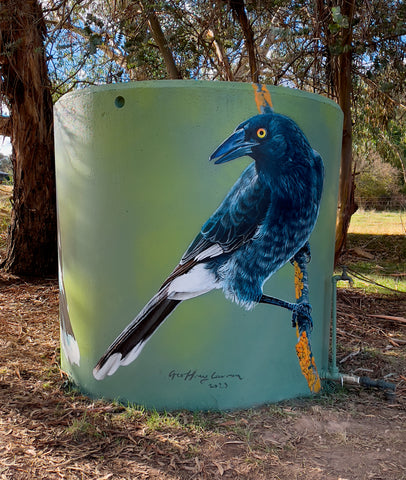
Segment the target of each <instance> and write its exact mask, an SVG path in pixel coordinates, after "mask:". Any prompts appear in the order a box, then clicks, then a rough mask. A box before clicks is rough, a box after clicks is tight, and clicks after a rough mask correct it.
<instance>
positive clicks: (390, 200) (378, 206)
mask: <svg viewBox="0 0 406 480" xmlns="http://www.w3.org/2000/svg"><path fill="white" fill-rule="evenodd" d="M355 201H356V203H357V205H358V208H359V209H363V210H377V211H405V210H406V195H392V196H390V197H389V196H388V197H383V196H381V197H357V196H356V197H355Z"/></svg>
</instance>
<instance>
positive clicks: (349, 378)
mask: <svg viewBox="0 0 406 480" xmlns="http://www.w3.org/2000/svg"><path fill="white" fill-rule="evenodd" d="M339 281H346V282H349V283H350V285H351V286H352V285H353V283H354V282H353V279H352V278H351V277H350V276H348V274H347V269H346V267H343V272H342V274H341V275H334V276H333V277H332V287H333V292H332V308H331V310H332V312H331V360H330V362H329V367H328V371H327V372H323V373H322V378H323V380H332V381H335V382H339V383H341V385H344V384H346V385H360V386H364V387H374V388H379V389H381V390H384V392H385V395H386V397H387V399H388V400H391V401H393V400H394V399H395V395H396V393H395V391H396V385H395V384H394V383H391V382H385V381H384V380H373V379H371V378H369V377H366V376H363V377H357V376H356V375H347V374H343V373H340V371H339V370H338V367H337V282H339Z"/></svg>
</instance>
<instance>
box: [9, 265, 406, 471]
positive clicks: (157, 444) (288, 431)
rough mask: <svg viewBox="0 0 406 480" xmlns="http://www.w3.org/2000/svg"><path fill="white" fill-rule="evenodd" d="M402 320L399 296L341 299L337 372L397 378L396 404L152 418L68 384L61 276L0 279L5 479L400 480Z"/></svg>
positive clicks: (404, 398)
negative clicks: (62, 356) (62, 365)
mask: <svg viewBox="0 0 406 480" xmlns="http://www.w3.org/2000/svg"><path fill="white" fill-rule="evenodd" d="M405 312H406V296H388V297H385V296H377V295H365V294H363V293H361V292H359V291H354V290H341V291H340V292H339V299H338V341H339V345H340V347H339V351H338V360H339V367H340V370H341V371H343V372H347V373H353V374H356V375H368V376H369V377H371V378H380V379H384V380H385V381H390V382H394V383H395V384H396V386H397V391H396V397H395V399H392V400H390V399H389V400H388V399H387V398H386V395H385V393H384V392H383V391H379V390H375V389H370V390H367V389H363V388H360V387H351V388H342V387H341V386H337V385H335V384H326V385H325V386H324V389H323V393H322V394H321V395H318V396H315V397H312V398H308V399H303V400H294V401H289V402H283V403H280V404H277V405H268V406H263V407H261V408H256V409H250V410H244V411H235V412H228V413H227V412H226V413H224V412H223V413H221V412H219V413H196V412H195V413H190V412H177V413H175V414H161V415H158V414H157V413H156V412H155V413H154V412H152V413H148V412H145V411H142V410H139V409H138V410H137V409H135V408H131V407H123V406H121V405H118V404H109V403H105V402H102V401H93V400H90V399H88V398H86V397H84V396H82V395H81V394H79V393H78V392H75V391H74V390H73V389H72V388H70V387H69V384H68V382H67V381H66V380H67V379H66V377H65V375H64V373H63V372H61V371H60V369H59V366H58V359H59V339H58V334H59V327H58V289H57V282H56V280H54V279H52V280H47V281H29V280H24V279H21V278H17V277H12V276H8V275H6V274H4V273H1V272H0V478H1V479H24V480H26V479H34V478H35V479H49V480H52V479H60V478H62V479H98V480H103V479H157V480H158V479H160V480H161V479H162V480H169V479H171V480H175V479H182V480H183V479H196V480H199V479H202V480H203V479H217V478H218V479H220V478H224V479H227V478H228V479H250V480H251V479H252V480H265V479H266V480H272V479H280V480H295V479H296V480H302V479H303V480H304V479H306V480H339V479H341V480H344V479H347V480H358V479H359V480H361V479H362V480H367V479H368V480H402V479H406V429H405V427H406V319H405ZM370 315H381V316H382V317H376V316H370ZM385 316H386V318H384V317H385ZM387 317H395V318H387ZM402 319H403V320H402Z"/></svg>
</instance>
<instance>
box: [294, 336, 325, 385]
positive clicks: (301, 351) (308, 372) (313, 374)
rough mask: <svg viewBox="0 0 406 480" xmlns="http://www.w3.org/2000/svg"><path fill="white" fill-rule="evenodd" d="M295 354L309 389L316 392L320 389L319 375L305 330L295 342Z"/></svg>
mask: <svg viewBox="0 0 406 480" xmlns="http://www.w3.org/2000/svg"><path fill="white" fill-rule="evenodd" d="M296 354H297V358H298V359H299V365H300V369H301V370H302V373H303V375H304V377H305V378H306V380H307V384H308V385H309V389H310V391H311V392H312V393H318V392H319V391H320V389H321V382H320V377H319V374H318V372H317V367H316V363H315V361H314V357H313V354H312V351H311V349H310V344H309V340H308V338H307V334H306V332H305V331H303V332H302V333H301V335H300V337H299V340H298V342H297V344H296Z"/></svg>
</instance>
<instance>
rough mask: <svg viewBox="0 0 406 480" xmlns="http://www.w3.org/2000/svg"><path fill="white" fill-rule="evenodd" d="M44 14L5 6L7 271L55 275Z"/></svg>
mask: <svg viewBox="0 0 406 480" xmlns="http://www.w3.org/2000/svg"><path fill="white" fill-rule="evenodd" d="M45 35H46V30H45V23H44V19H43V15H42V10H41V6H40V4H39V2H38V1H37V0H3V1H2V2H1V5H0V79H1V80H0V100H1V102H2V103H5V104H6V105H7V107H8V109H9V111H10V117H9V122H8V125H7V129H8V130H6V133H10V136H11V141H12V146H13V153H12V163H13V173H14V192H13V209H12V217H11V225H10V227H9V232H8V240H7V254H6V258H5V260H4V262H3V264H2V265H3V267H4V268H6V269H7V270H9V271H11V272H13V273H18V274H28V275H43V274H49V273H54V272H56V264H57V248H56V205H55V203H56V201H55V178H54V177H55V171H54V157H53V156H54V148H53V130H52V98H51V92H50V83H49V81H48V73H47V65H46V56H45V50H44V38H45Z"/></svg>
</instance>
